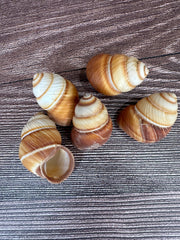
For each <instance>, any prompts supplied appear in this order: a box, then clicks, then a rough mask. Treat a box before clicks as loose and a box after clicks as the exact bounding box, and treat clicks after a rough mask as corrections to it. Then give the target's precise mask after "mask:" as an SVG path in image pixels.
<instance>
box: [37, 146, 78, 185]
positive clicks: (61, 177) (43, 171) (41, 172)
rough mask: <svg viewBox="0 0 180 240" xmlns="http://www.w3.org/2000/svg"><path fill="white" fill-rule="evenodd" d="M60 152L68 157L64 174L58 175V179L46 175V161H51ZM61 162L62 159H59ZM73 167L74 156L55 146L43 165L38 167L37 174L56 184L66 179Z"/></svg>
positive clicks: (62, 147)
mask: <svg viewBox="0 0 180 240" xmlns="http://www.w3.org/2000/svg"><path fill="white" fill-rule="evenodd" d="M60 150H63V151H64V152H65V153H66V154H67V155H68V161H69V163H68V168H67V170H66V171H65V172H63V173H62V174H60V175H59V177H52V176H49V175H48V172H47V163H48V161H50V160H52V159H53V158H54V157H55V155H56V153H57V152H59V151H60ZM61 160H62V159H61ZM74 167H75V162H74V156H73V154H72V152H71V151H70V150H69V149H68V148H66V147H65V146H63V145H57V146H56V147H55V148H54V150H53V151H52V152H51V154H50V155H49V156H48V157H47V158H46V159H45V160H44V161H43V163H42V164H41V165H40V169H39V170H38V174H39V176H40V177H42V178H46V179H47V180H48V182H50V183H54V184H58V183H61V182H63V181H64V180H65V179H67V178H68V177H69V176H70V175H71V173H72V172H73V170H74Z"/></svg>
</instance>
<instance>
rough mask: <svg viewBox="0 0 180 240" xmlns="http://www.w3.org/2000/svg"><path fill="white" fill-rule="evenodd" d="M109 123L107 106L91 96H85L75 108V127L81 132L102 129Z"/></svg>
mask: <svg viewBox="0 0 180 240" xmlns="http://www.w3.org/2000/svg"><path fill="white" fill-rule="evenodd" d="M107 121H108V112H107V109H106V107H105V105H104V104H103V103H102V102H101V101H100V100H99V99H98V98H96V97H94V96H93V95H91V94H85V95H84V97H82V98H81V99H80V101H79V103H78V104H77V105H76V107H75V113H74V117H73V125H74V127H75V128H76V129H77V130H78V131H80V132H91V131H96V130H98V129H100V128H102V127H103V126H104V125H105V124H106V123H107Z"/></svg>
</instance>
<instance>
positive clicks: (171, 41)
mask: <svg viewBox="0 0 180 240" xmlns="http://www.w3.org/2000/svg"><path fill="white" fill-rule="evenodd" d="M179 19H180V1H177V0H176V1H171V0H151V1H149V0H144V1H136V0H134V1H130V0H129V1H128V0H127V1H80V0H74V1H56V0H54V1H50V0H49V1H22V0H21V1H5V0H1V2H0V122H1V124H0V140H1V141H0V153H1V155H0V189H1V191H0V239H3V240H9V239H10V240H12V239H18V240H19V239H33V240H35V239H36V240H37V239H96V240H97V239H138V240H139V239H153V240H155V239H163V240H164V239H173V240H174V239H180V150H179V141H180V137H179V123H180V118H179V117H178V119H177V121H176V123H175V125H174V126H173V128H172V130H171V132H170V133H169V135H168V136H167V137H166V138H165V139H163V140H162V141H160V142H158V143H156V144H149V145H147V144H141V143H138V142H136V141H134V140H133V139H131V138H129V137H128V136H127V135H126V134H125V133H124V132H122V131H121V130H120V129H119V128H118V126H117V124H116V118H117V114H118V112H119V111H120V110H121V109H123V108H124V107H125V106H127V105H129V104H131V103H135V102H136V101H137V100H138V99H140V98H142V97H144V96H147V95H148V94H151V93H153V92H157V91H158V92H160V91H170V92H174V93H176V95H177V96H178V99H179V94H180V84H179V79H180V73H179V63H180V47H179V44H180V41H179V40H180V28H179V23H180V21H179ZM100 52H105V53H110V54H114V53H123V54H127V55H133V56H135V57H137V58H139V59H142V60H143V61H144V62H145V63H146V64H147V66H148V68H149V70H150V73H149V75H148V77H147V79H146V80H145V81H144V82H143V83H142V84H141V85H140V86H138V87H137V88H135V89H134V90H133V91H131V92H129V93H124V94H121V95H119V96H116V97H106V96H103V95H102V94H99V93H97V92H96V91H95V90H94V89H93V88H92V87H91V86H90V84H89V83H88V81H87V79H86V75H85V68H86V64H87V62H88V60H89V59H90V58H91V57H92V56H94V55H95V54H97V53H100ZM39 71H53V72H56V73H59V74H61V75H62V76H64V77H66V78H68V79H69V80H71V81H72V82H73V83H74V84H75V86H76V87H77V89H78V91H79V94H80V96H82V95H83V94H84V93H85V92H91V93H93V94H94V95H95V96H97V97H99V98H100V99H101V100H102V101H103V103H105V104H106V106H107V108H108V111H109V114H110V115H111V117H112V120H113V126H114V128H113V133H112V136H111V138H110V140H109V141H108V142H107V143H106V144H105V145H104V146H102V147H101V148H99V149H97V150H94V151H88V152H81V151H78V150H77V149H76V148H75V147H73V146H72V143H71V140H70V131H71V128H70V127H65V128H63V127H58V129H59V131H60V132H61V134H62V139H63V144H64V145H66V146H67V147H68V148H69V149H70V150H71V151H72V152H73V154H74V157H75V160H76V167H75V170H74V172H73V174H72V175H71V176H70V177H69V178H68V179H67V180H66V181H64V182H63V183H62V184H60V185H51V184H49V183H48V182H46V181H45V180H42V179H40V178H37V177H36V176H35V175H33V174H31V173H30V172H28V171H27V170H26V169H25V168H24V167H23V166H22V165H21V163H20V160H19V158H18V147H19V143H20V133H21V130H22V128H23V126H24V124H25V123H26V122H27V120H28V119H29V118H30V117H31V116H32V115H33V114H34V113H36V112H37V111H40V108H39V106H38V105H37V103H36V100H35V98H34V96H33V93H32V76H33V74H34V73H36V72H39Z"/></svg>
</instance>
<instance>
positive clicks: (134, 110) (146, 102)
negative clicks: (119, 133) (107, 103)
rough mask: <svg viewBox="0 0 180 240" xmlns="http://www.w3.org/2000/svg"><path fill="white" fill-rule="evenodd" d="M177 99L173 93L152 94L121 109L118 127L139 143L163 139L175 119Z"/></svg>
mask: <svg viewBox="0 0 180 240" xmlns="http://www.w3.org/2000/svg"><path fill="white" fill-rule="evenodd" d="M177 108H178V105H177V97H176V95H175V94H173V93H166V92H162V93H154V94H152V95H150V96H148V97H145V98H142V99H141V100H140V101H138V102H137V104H136V105H135V106H134V105H130V106H128V107H126V108H125V109H123V110H122V111H121V112H120V114H119V116H118V125H119V127H120V128H121V129H122V130H124V131H125V132H126V133H127V134H128V135H129V136H131V137H132V138H134V139H135V140H137V141H139V142H145V143H151V142H157V141H159V140H161V139H162V138H164V137H165V136H166V135H167V134H168V133H169V131H170V130H171V126H172V125H173V124H174V122H175V121H176V119H177Z"/></svg>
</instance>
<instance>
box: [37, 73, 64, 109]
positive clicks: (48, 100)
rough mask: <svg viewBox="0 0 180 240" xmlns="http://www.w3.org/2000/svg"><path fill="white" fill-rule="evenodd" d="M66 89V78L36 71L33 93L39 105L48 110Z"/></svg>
mask: <svg viewBox="0 0 180 240" xmlns="http://www.w3.org/2000/svg"><path fill="white" fill-rule="evenodd" d="M65 89H66V80H65V79H64V78H63V77H61V76H60V75H58V74H54V73H36V74H35V75H34V77H33V93H34V95H35V97H36V99H37V102H38V104H39V106H40V107H42V108H43V109H45V110H47V111H48V110H49V109H51V108H53V107H54V105H56V103H57V102H58V101H59V99H60V98H61V97H62V96H63V93H64V91H65Z"/></svg>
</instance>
